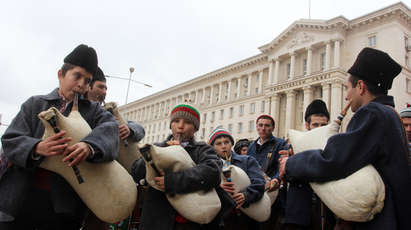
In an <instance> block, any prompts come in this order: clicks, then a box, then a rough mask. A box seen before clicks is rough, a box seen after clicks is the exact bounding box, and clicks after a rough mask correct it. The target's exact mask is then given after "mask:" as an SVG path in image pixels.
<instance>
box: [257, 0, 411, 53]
mask: <svg viewBox="0 0 411 230" xmlns="http://www.w3.org/2000/svg"><path fill="white" fill-rule="evenodd" d="M393 15H398V16H399V17H400V18H401V19H402V20H404V21H405V22H406V24H408V25H410V24H411V11H410V9H409V8H408V7H407V6H406V5H405V4H404V3H402V2H399V3H396V4H393V5H391V6H388V7H385V8H383V9H381V10H378V11H375V12H372V13H369V14H366V15H364V16H361V17H358V18H356V19H353V20H351V21H350V20H348V19H346V18H345V17H344V16H338V17H335V18H332V19H330V20H312V19H300V20H298V21H295V22H294V23H293V24H291V25H290V26H289V27H288V28H287V29H285V30H284V31H283V32H282V33H281V34H280V35H279V36H277V37H276V38H275V39H274V40H273V41H271V42H270V43H268V44H265V45H263V46H261V47H259V49H260V51H261V52H262V53H268V52H270V51H272V50H273V49H275V48H276V47H277V46H279V45H281V43H282V41H284V40H286V39H288V38H290V37H291V36H292V35H293V34H294V32H296V31H298V30H300V29H312V30H317V31H330V30H331V31H332V30H351V29H354V28H357V27H360V26H363V25H368V24H370V23H373V22H377V21H381V20H384V19H386V18H389V17H390V16H393ZM295 39H297V40H298V38H294V40H295ZM292 41H293V40H292ZM294 43H295V42H291V45H292V44H294Z"/></svg>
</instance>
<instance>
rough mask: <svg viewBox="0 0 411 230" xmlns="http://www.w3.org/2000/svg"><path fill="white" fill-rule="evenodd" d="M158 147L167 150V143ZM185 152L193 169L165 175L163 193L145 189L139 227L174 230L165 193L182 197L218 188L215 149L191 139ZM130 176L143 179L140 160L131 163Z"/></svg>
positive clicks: (171, 213) (173, 217)
mask: <svg viewBox="0 0 411 230" xmlns="http://www.w3.org/2000/svg"><path fill="white" fill-rule="evenodd" d="M171 138H172V136H169V137H168V138H167V140H166V141H164V142H161V143H159V144H157V145H158V146H160V147H166V146H168V145H167V143H166V142H167V141H168V140H170V139H171ZM184 149H185V150H186V151H187V152H188V154H190V157H191V159H192V160H193V161H194V162H195V163H196V166H194V167H192V168H190V169H186V170H182V171H179V172H166V174H165V176H164V181H165V192H161V191H158V190H156V189H154V188H152V187H149V188H148V191H147V194H146V196H145V200H144V201H143V210H142V216H141V228H140V229H142V230H144V229H150V230H151V229H156V230H163V229H164V230H169V229H173V228H174V224H175V223H174V222H175V215H176V211H175V209H174V208H173V207H172V206H171V205H170V203H169V202H168V200H167V198H166V195H165V193H167V194H170V195H173V194H177V193H180V194H184V193H190V192H195V191H199V190H204V191H208V190H210V189H212V188H217V187H219V185H220V180H221V178H220V175H221V162H220V160H219V159H218V157H217V153H216V152H215V150H214V149H213V148H212V147H211V146H209V145H207V144H206V143H205V142H196V141H194V139H191V140H190V141H189V143H188V145H187V146H186V147H184ZM131 170H132V171H131V174H132V176H133V178H134V180H135V181H136V182H139V181H140V180H141V179H143V178H145V163H144V161H143V159H139V160H136V161H135V162H134V163H133V166H132V169H131Z"/></svg>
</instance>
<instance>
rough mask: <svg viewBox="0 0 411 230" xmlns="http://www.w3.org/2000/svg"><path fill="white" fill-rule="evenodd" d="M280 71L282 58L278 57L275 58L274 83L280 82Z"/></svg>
mask: <svg viewBox="0 0 411 230" xmlns="http://www.w3.org/2000/svg"><path fill="white" fill-rule="evenodd" d="M279 73H280V59H279V58H277V59H275V70H274V84H278V82H279V79H278V78H279V77H280V75H279Z"/></svg>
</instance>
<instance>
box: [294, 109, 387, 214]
mask: <svg viewBox="0 0 411 230" xmlns="http://www.w3.org/2000/svg"><path fill="white" fill-rule="evenodd" d="M349 107H350V104H348V105H347V106H346V107H345V108H344V110H343V111H342V112H341V114H340V115H339V116H338V119H337V120H335V121H333V122H331V123H330V124H329V125H327V126H323V127H320V128H316V129H313V130H310V131H308V132H301V131H297V130H289V133H288V138H289V141H290V142H291V145H292V148H293V151H294V153H296V154H299V153H300V152H303V151H305V150H310V149H324V147H325V146H326V144H327V140H328V138H330V137H331V136H333V135H334V134H337V133H339V130H340V126H341V122H342V120H343V118H344V116H345V115H346V113H347V111H348V109H349ZM310 185H311V187H312V189H313V190H314V192H315V193H316V194H317V195H318V197H320V199H321V200H322V201H323V202H324V203H325V204H326V205H327V207H328V208H329V209H331V211H332V212H333V213H334V214H335V215H337V216H338V217H339V218H341V219H343V220H347V221H355V222H366V221H370V220H372V219H373V218H374V215H375V214H377V213H379V212H381V210H382V209H383V207H384V199H385V186H384V182H383V180H382V179H381V176H380V175H379V174H378V172H377V170H376V169H375V168H374V167H373V166H372V165H367V166H365V167H364V168H362V169H360V170H358V171H356V172H354V173H353V174H351V175H349V176H348V177H346V178H343V179H340V180H336V181H330V182H325V183H310Z"/></svg>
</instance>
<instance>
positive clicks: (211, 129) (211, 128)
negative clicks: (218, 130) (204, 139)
mask: <svg viewBox="0 0 411 230" xmlns="http://www.w3.org/2000/svg"><path fill="white" fill-rule="evenodd" d="M213 130H214V127H213V126H211V127H210V134H211V132H213Z"/></svg>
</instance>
